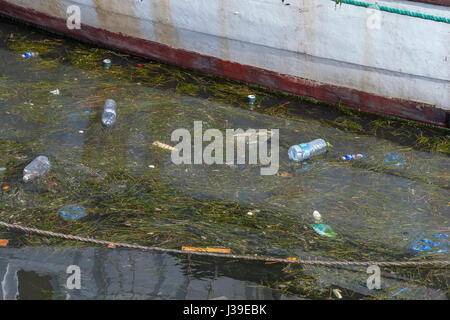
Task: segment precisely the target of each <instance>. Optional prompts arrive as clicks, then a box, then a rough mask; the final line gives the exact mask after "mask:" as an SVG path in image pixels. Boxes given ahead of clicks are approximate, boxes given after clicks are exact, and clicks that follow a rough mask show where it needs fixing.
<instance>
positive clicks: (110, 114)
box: [102, 99, 117, 127]
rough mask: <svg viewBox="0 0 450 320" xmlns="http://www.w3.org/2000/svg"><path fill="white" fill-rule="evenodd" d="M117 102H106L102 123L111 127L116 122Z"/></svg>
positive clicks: (110, 100)
mask: <svg viewBox="0 0 450 320" xmlns="http://www.w3.org/2000/svg"><path fill="white" fill-rule="evenodd" d="M116 106H117V105H116V102H115V101H114V100H112V99H108V100H106V101H105V104H104V106H103V114H102V123H103V124H104V125H105V126H107V127H110V126H112V125H113V124H114V122H116Z"/></svg>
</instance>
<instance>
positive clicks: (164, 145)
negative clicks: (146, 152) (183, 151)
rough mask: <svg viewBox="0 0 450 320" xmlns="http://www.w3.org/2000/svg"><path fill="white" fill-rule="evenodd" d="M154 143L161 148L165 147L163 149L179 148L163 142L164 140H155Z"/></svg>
mask: <svg viewBox="0 0 450 320" xmlns="http://www.w3.org/2000/svg"><path fill="white" fill-rule="evenodd" d="M153 145H154V146H157V147H160V148H163V149H166V150H170V151H173V150H177V148H175V147H172V146H169V145H168V144H165V143H162V142H159V141H155V142H153Z"/></svg>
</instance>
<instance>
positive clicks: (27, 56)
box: [22, 52, 39, 59]
mask: <svg viewBox="0 0 450 320" xmlns="http://www.w3.org/2000/svg"><path fill="white" fill-rule="evenodd" d="M38 55H39V52H25V53H24V54H22V58H25V59H28V58H34V57H37V56H38Z"/></svg>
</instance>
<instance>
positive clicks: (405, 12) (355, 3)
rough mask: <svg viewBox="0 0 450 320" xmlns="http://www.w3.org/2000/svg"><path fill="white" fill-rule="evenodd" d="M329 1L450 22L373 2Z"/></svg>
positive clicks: (446, 19) (447, 19) (442, 18)
mask: <svg viewBox="0 0 450 320" xmlns="http://www.w3.org/2000/svg"><path fill="white" fill-rule="evenodd" d="M331 1H333V2H335V3H336V4H340V3H345V4H351V5H354V6H358V7H364V8H370V9H375V10H380V11H386V12H390V13H395V14H401V15H404V16H410V17H414V18H420V19H425V20H432V21H436V22H444V23H450V19H449V18H444V17H437V16H433V15H429V14H423V13H420V12H413V11H408V10H401V9H396V8H390V7H385V6H380V5H378V4H373V3H367V2H361V1H355V0H331Z"/></svg>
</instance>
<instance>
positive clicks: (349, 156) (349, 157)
mask: <svg viewBox="0 0 450 320" xmlns="http://www.w3.org/2000/svg"><path fill="white" fill-rule="evenodd" d="M365 157H366V156H365V155H364V154H362V153H356V154H346V155H345V156H343V157H341V159H342V160H345V161H347V160H355V159H362V158H365Z"/></svg>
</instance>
